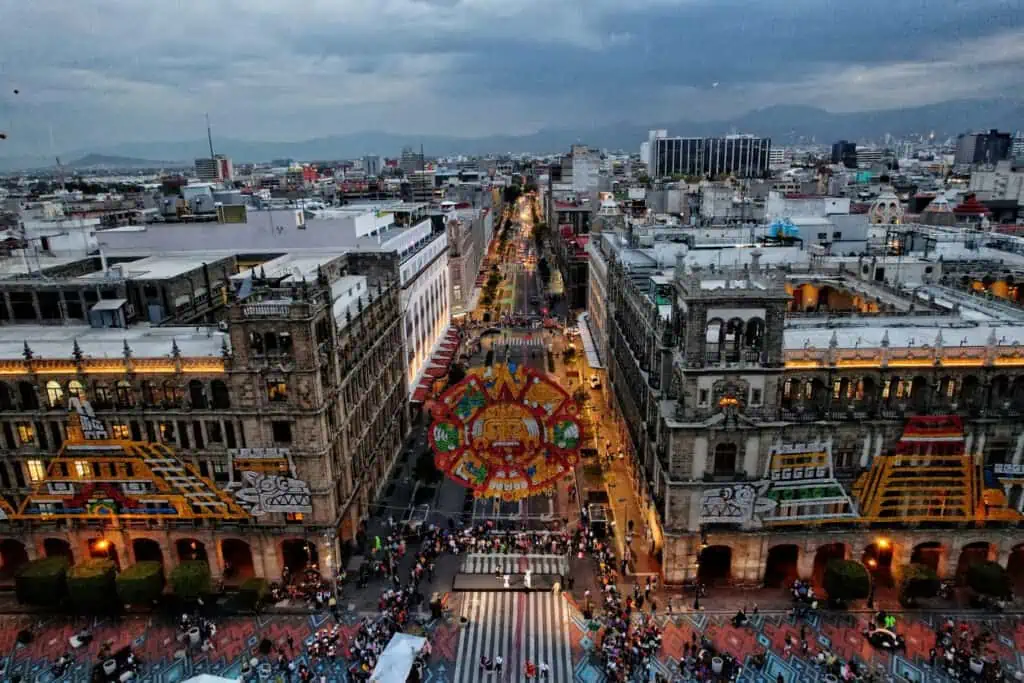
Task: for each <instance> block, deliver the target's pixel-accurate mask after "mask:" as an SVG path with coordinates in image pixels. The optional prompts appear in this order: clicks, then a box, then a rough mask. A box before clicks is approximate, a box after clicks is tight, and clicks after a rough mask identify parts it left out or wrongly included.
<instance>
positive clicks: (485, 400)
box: [428, 365, 583, 500]
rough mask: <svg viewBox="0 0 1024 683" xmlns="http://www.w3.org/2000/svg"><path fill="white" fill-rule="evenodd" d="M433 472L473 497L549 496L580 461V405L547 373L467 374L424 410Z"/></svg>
mask: <svg viewBox="0 0 1024 683" xmlns="http://www.w3.org/2000/svg"><path fill="white" fill-rule="evenodd" d="M431 414H432V415H433V418H434V422H433V425H432V426H431V427H430V430H429V432H428V438H429V440H430V446H431V448H432V449H433V451H434V461H435V462H436V464H437V467H438V469H440V470H441V471H442V472H444V473H445V474H447V475H448V476H449V477H450V478H451V479H453V480H455V481H456V482H458V483H460V484H462V485H463V486H466V487H469V488H471V489H473V492H474V494H475V495H476V496H477V497H481V498H482V497H497V498H501V499H503V500H518V499H521V498H525V497H527V496H530V495H533V494H536V493H542V492H547V491H550V490H551V489H552V488H553V486H554V484H555V482H556V481H557V480H558V478H559V477H562V476H564V475H566V474H568V473H569V472H571V471H572V469H573V468H574V467H575V466H576V463H578V462H579V449H580V444H581V441H582V436H583V429H582V427H581V423H580V417H579V407H578V406H577V405H576V403H575V401H573V400H572V398H571V397H570V396H569V394H568V393H566V391H565V390H564V389H562V387H560V386H559V385H558V384H557V383H555V381H554V380H553V379H551V378H550V377H548V376H547V375H545V374H543V373H540V372H536V371H534V370H531V369H528V368H519V369H510V368H508V367H506V366H503V365H496V366H491V367H488V368H486V369H484V370H474V371H471V372H470V374H469V375H468V376H467V377H466V378H465V379H464V380H462V381H461V382H459V383H458V384H456V385H454V386H452V387H451V388H449V389H448V390H447V391H445V392H444V393H443V394H442V395H441V396H440V397H439V398H438V400H437V401H436V402H435V403H434V404H433V406H432V407H431Z"/></svg>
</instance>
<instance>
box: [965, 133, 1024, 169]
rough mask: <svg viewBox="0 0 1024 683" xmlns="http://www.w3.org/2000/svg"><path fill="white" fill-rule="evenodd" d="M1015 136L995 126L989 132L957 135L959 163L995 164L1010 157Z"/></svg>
mask: <svg viewBox="0 0 1024 683" xmlns="http://www.w3.org/2000/svg"><path fill="white" fill-rule="evenodd" d="M1012 149H1013V138H1012V137H1011V136H1010V134H1009V133H1000V132H999V131H998V130H996V129H995V128H993V129H992V130H990V131H988V132H987V133H965V134H963V135H960V136H959V137H957V141H956V163H957V164H995V163H996V162H997V161H1003V160H1004V159H1008V158H1010V151H1011V150H1012Z"/></svg>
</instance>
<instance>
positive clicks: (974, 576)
mask: <svg viewBox="0 0 1024 683" xmlns="http://www.w3.org/2000/svg"><path fill="white" fill-rule="evenodd" d="M967 585H968V586H970V587H971V589H972V590H974V591H975V592H976V593H980V594H981V595H989V596H992V597H994V598H1005V597H1008V596H1009V595H1010V593H1011V592H1012V590H1013V587H1012V586H1011V585H1010V575H1009V574H1008V573H1007V572H1006V570H1005V569H1003V566H1002V565H1001V564H999V563H998V562H992V561H991V560H988V561H985V562H977V563H975V564H972V565H971V566H969V567H968V568H967Z"/></svg>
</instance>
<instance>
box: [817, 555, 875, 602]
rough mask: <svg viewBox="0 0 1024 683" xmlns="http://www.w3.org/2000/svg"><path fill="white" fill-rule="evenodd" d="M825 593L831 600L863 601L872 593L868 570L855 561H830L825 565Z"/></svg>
mask: <svg viewBox="0 0 1024 683" xmlns="http://www.w3.org/2000/svg"><path fill="white" fill-rule="evenodd" d="M825 592H826V593H828V597H829V600H834V601H837V602H847V601H850V600H863V599H864V598H866V597H868V593H870V592H871V576H870V575H868V570H867V568H866V567H865V566H864V565H863V564H861V563H860V562H856V561H854V560H830V561H829V563H828V564H827V565H825Z"/></svg>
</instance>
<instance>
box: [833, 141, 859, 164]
mask: <svg viewBox="0 0 1024 683" xmlns="http://www.w3.org/2000/svg"><path fill="white" fill-rule="evenodd" d="M832 163H833V164H842V165H843V166H845V167H846V168H857V143H855V142H847V141H846V140H840V141H839V142H836V143H834V144H833V145H832Z"/></svg>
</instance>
